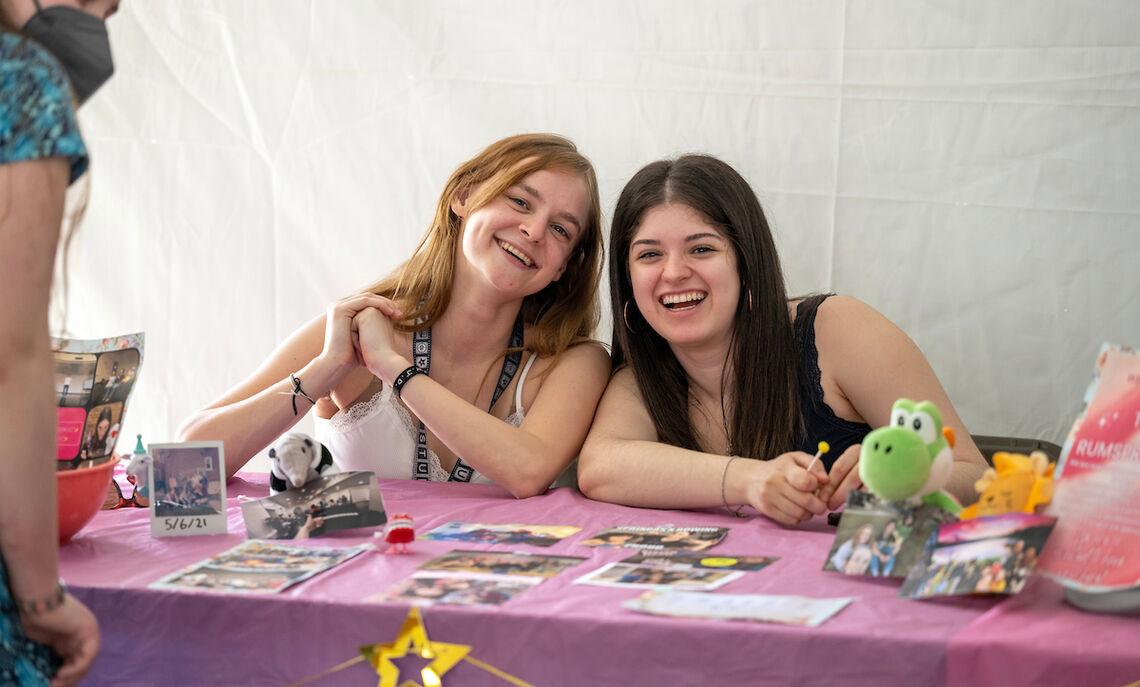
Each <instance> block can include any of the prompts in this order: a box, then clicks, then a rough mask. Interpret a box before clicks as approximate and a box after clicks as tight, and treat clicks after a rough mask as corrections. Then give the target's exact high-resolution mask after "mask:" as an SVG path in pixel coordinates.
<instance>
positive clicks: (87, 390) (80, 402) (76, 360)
mask: <svg viewBox="0 0 1140 687" xmlns="http://www.w3.org/2000/svg"><path fill="white" fill-rule="evenodd" d="M52 357H53V358H54V359H55V396H56V398H57V399H58V401H59V402H58V404H57V405H59V407H60V408H83V407H86V406H87V404H88V403H90V402H91V388H92V386H94V384H95V360H96V356H95V354H94V353H65V352H63V351H54V352H53V353H52Z"/></svg>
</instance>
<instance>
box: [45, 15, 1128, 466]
mask: <svg viewBox="0 0 1140 687" xmlns="http://www.w3.org/2000/svg"><path fill="white" fill-rule="evenodd" d="M109 26H110V30H111V35H112V41H113V48H114V54H115V60H116V68H117V74H116V76H115V78H114V79H113V80H112V81H111V82H110V83H109V84H108V85H107V86H105V87H104V88H103V90H102V91H100V92H99V93H98V94H97V95H96V96H95V97H94V98H93V99H92V101H91V102H90V103H89V104H88V105H86V106H85V108H84V110H83V112H82V115H81V122H82V125H83V127H84V131H85V135H86V137H87V140H88V144H89V147H90V149H91V152H92V155H93V164H92V167H91V174H90V175H89V176H90V204H89V207H88V211H87V213H86V218H85V220H84V222H83V225H82V227H81V229H80V230H79V233H78V235H77V238H76V240H75V242H74V244H73V246H72V250H71V253H70V258H71V259H70V266H69V274H70V277H71V279H70V292H69V296H70V299H69V309H68V320H67V324H68V329H69V330H70V333H71V334H72V335H75V336H80V337H102V336H107V335H112V334H120V333H126V332H131V331H139V330H144V331H145V332H146V334H147V349H146V360H145V363H144V365H143V368H142V370H141V372H140V377H139V382H138V385H137V388H136V392H135V394H134V396H133V398H132V403H131V408H130V410H129V413H128V417H127V421H126V425H125V427H124V432H125V434H126V436H128V437H131V445H132V446H133V436H134V434H135V433H136V432H142V433H143V435H144V438H145V439H146V440H148V441H164V440H171V439H173V436H174V433H175V430H176V428H177V426H178V424H179V423H180V422H181V421H182V420H183V419H184V418H185V417H186V416H188V415H189V414H190V413H191V412H193V411H194V410H195V409H197V408H199V407H201V406H203V405H204V404H206V403H207V402H209V401H210V400H212V399H214V398H216V397H217V396H219V395H220V394H221V393H222V392H224V391H225V390H226V389H228V388H229V387H231V386H232V385H234V384H236V383H237V382H238V381H240V380H241V379H243V378H244V377H245V376H246V375H248V374H250V373H251V372H252V371H253V370H254V369H255V368H256V367H257V365H258V364H259V363H260V362H261V361H262V360H263V359H264V358H265V357H266V356H267V355H268V353H269V352H270V351H271V350H272V349H273V347H274V346H275V345H276V344H277V343H278V342H279V341H281V340H282V339H283V338H284V337H285V336H287V335H288V334H289V333H290V332H291V331H293V330H294V329H295V328H296V327H297V326H299V325H300V324H301V323H303V322H305V321H307V320H309V319H310V318H312V317H314V316H317V315H319V314H321V313H323V311H324V308H325V307H326V306H327V304H328V303H330V302H331V301H333V300H335V299H337V298H339V297H342V296H344V295H347V294H348V293H350V292H352V291H353V290H355V289H358V288H360V287H361V286H363V285H365V284H367V283H369V282H371V281H373V280H374V279H376V278H377V277H379V276H381V275H383V274H385V273H386V272H388V271H389V270H391V269H392V268H394V267H395V266H396V265H398V264H399V263H400V262H401V261H402V260H404V259H405V258H406V257H407V256H408V255H410V253H411V251H412V250H413V248H414V246H415V244H416V242H417V241H418V239H419V237H420V235H421V234H422V232H423V230H424V229H425V228H426V226H427V223H428V220H429V217H430V214H431V212H432V210H433V208H434V205H435V203H436V200H437V197H438V193H439V191H440V189H441V188H442V185H443V183H444V180H445V179H446V177H447V175H448V174H449V173H450V172H451V170H452V169H453V168H454V167H455V166H457V165H458V164H459V163H460V162H461V161H463V160H465V159H467V158H468V157H470V156H471V155H473V154H474V153H476V152H477V151H478V150H480V149H481V148H482V147H483V146H485V145H486V144H488V143H490V142H492V141H494V140H496V139H498V138H500V137H502V136H505V135H509V134H512V133H517V132H523V131H554V132H559V133H562V134H565V135H567V136H569V137H571V138H572V139H574V140H575V141H576V142H577V143H578V145H579V146H580V148H581V149H582V151H583V152H584V153H586V154H587V155H588V156H589V157H590V158H591V159H592V160H593V161H594V163H595V165H596V167H597V170H598V175H599V179H600V182H601V187H602V203H603V208H604V209H605V212H606V214H607V216H608V215H609V214H611V213H612V209H613V204H614V202H615V200H616V198H617V194H618V192H619V191H620V189H621V186H622V184H623V183H624V182H625V181H626V180H627V179H628V178H629V177H630V176H631V175H632V174H633V173H634V172H635V171H636V170H637V169H638V168H639V167H640V166H641V165H643V164H645V163H647V162H650V161H652V160H655V159H658V158H661V157H666V156H675V155H677V154H680V153H684V152H690V151H699V152H708V153H712V154H714V155H717V156H720V157H722V158H723V159H725V160H726V161H728V162H730V163H731V164H733V165H734V166H735V167H736V168H737V169H739V170H740V171H741V172H742V173H743V174H744V176H745V177H746V178H748V179H749V181H750V182H751V183H752V184H753V186H754V188H755V189H756V190H757V192H758V193H759V194H760V197H761V199H762V201H763V202H764V203H765V206H766V209H767V212H768V213H769V217H770V220H771V222H772V225H773V227H774V230H775V232H776V235H777V242H778V245H779V247H780V249H781V254H782V256H783V260H784V267H785V271H786V276H787V280H788V282H789V289H790V291H791V292H792V293H805V292H809V291H836V292H842V293H845V294H850V295H853V296H856V297H858V298H860V299H862V300H864V301H866V302H868V303H870V304H871V305H872V306H874V307H875V308H877V309H879V310H880V311H881V312H883V313H884V314H885V315H886V316H887V317H889V318H891V319H892V320H893V321H894V322H896V323H897V324H898V325H899V326H900V327H901V328H902V329H903V330H905V331H906V332H908V333H909V334H910V336H911V337H912V338H913V339H914V340H915V341H916V342H917V343H918V345H919V346H920V347H921V348H922V350H923V351H924V352H925V353H926V355H927V357H928V359H929V360H930V362H931V364H932V365H933V367H934V369H935V371H936V372H937V373H938V375H939V377H940V378H941V379H942V381H943V384H944V385H945V387H946V388H947V391H948V392H949V394H950V397H951V399H952V400H953V402H954V404H955V406H956V407H957V409H958V410H959V412H960V413H961V415H962V417H963V419H964V420H965V422H966V424H967V426H968V427H969V428H970V429H971V431H973V432H976V433H983V434H1004V435H1017V436H1028V437H1036V438H1043V439H1047V440H1051V441H1055V442H1059V441H1061V440H1062V439H1063V437H1064V434H1065V432H1066V430H1067V428H1068V426H1069V425H1070V424H1071V422H1072V420H1073V418H1074V416H1075V414H1076V413H1077V411H1078V409H1079V407H1080V399H1081V396H1082V394H1083V393H1084V390H1085V387H1086V385H1087V384H1088V382H1089V380H1090V376H1091V371H1092V365H1093V361H1094V357H1095V354H1096V352H1097V350H1098V348H1099V346H1100V345H1101V342H1102V341H1104V340H1109V341H1115V342H1120V343H1125V344H1133V345H1136V344H1140V278H1138V277H1137V267H1138V266H1140V192H1138V191H1137V189H1138V188H1140V155H1138V153H1140V5H1137V4H1136V3H1133V2H1129V1H1127V0H1118V1H1114V2H1110V1H1104V2H1090V1H1089V0H1070V1H1052V2H1041V1H1039V0H1002V1H1001V2H993V1H992V0H954V1H951V0H943V1H934V0H927V1H917V0H863V1H857V0H848V1H846V2H843V1H839V0H834V1H831V0H826V1H825V0H767V1H758V0H735V1H726V2H715V3H713V2H692V1H691V0H662V1H656V0H604V1H603V0H583V1H576V2H559V3H555V2H507V1H503V0H499V1H483V2H478V3H474V2H458V1H456V2H438V1H434V0H402V1H398V2H380V1H375V2H372V1H364V0H355V1H350V0H325V1H324V2H316V1H313V0H258V1H256V2H255V1H251V0H195V1H190V0H180V1H179V2H157V1H155V0H129V1H128V2H125V3H124V4H123V7H122V9H121V11H120V12H119V14H118V15H117V16H115V17H114V18H112V19H111V20H110V22H109ZM607 226H608V225H607ZM604 298H606V299H608V295H605V294H604ZM607 306H608V300H607V301H604V302H603V322H602V328H601V332H600V335H601V337H602V338H603V339H605V340H608V339H609V334H610V325H609V322H608V321H607V320H608V311H607V310H606V309H605V308H606V307H607ZM286 402H287V400H286V399H283V400H282V403H286ZM300 428H301V429H302V430H308V429H309V428H311V424H310V423H309V421H308V420H306V421H305V422H304V423H302V424H301V425H300ZM127 450H129V447H128V449H127ZM261 465H262V466H263V465H264V463H261Z"/></svg>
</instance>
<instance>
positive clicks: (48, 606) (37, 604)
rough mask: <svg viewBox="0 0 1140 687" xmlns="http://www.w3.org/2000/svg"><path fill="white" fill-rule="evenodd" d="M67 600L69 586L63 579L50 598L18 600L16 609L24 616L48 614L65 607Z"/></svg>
mask: <svg viewBox="0 0 1140 687" xmlns="http://www.w3.org/2000/svg"><path fill="white" fill-rule="evenodd" d="M65 598H67V585H65V584H64V583H63V580H62V579H61V580H60V581H59V584H58V586H56V588H55V591H54V592H52V593H51V595H50V596H45V597H44V598H42V599H32V600H30V601H25V600H22V599H16V608H18V609H20V613H21V614H22V615H29V616H30V615H40V614H41V613H48V612H49V611H54V610H55V609H57V608H59V607H60V606H62V605H63V600H64V599H65Z"/></svg>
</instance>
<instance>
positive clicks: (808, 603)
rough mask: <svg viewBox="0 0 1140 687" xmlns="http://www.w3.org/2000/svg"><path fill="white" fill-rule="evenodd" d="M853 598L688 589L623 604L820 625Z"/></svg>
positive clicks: (689, 614)
mask: <svg viewBox="0 0 1140 687" xmlns="http://www.w3.org/2000/svg"><path fill="white" fill-rule="evenodd" d="M852 601H853V599H852V598H850V597H841V598H834V599H812V598H808V597H803V596H773V595H768V594H706V593H704V592H688V591H673V590H670V591H656V590H654V591H647V592H645V593H644V594H642V595H641V596H639V597H637V598H636V599H633V600H632V601H626V602H624V603H623V604H622V605H623V606H625V607H626V608H629V609H632V610H634V611H637V612H639V613H650V614H652V615H663V616H673V617H680V618H701V619H706V620H752V621H757V622H765V623H782V624H785V625H802V626H805V627H816V626H818V625H820V624H822V623H823V622H825V621H826V620H827V619H828V618H831V617H832V616H834V615H835V614H836V613H838V612H839V611H841V610H843V608H844V607H845V606H847V604H849V603H851V602H852Z"/></svg>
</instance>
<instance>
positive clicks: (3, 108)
mask: <svg viewBox="0 0 1140 687" xmlns="http://www.w3.org/2000/svg"><path fill="white" fill-rule="evenodd" d="M48 157H66V158H68V160H69V162H70V164H71V179H70V181H75V180H76V179H78V178H79V177H81V176H83V173H84V172H86V171H87V147H86V146H85V145H83V138H82V137H81V136H80V135H79V123H78V122H77V121H76V118H75V108H74V106H73V105H72V96H71V84H70V83H69V82H68V80H67V75H66V74H65V73H64V71H63V68H62V67H60V66H59V63H58V62H57V61H56V60H55V58H54V57H52V56H51V54H50V53H48V52H47V50H45V49H44V48H43V47H42V46H40V44H39V43H36V42H35V41H33V40H30V39H26V38H23V37H22V36H16V35H13V34H10V33H3V32H0V164H8V163H10V162H20V161H22V160H36V159H41V158H48Z"/></svg>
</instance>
